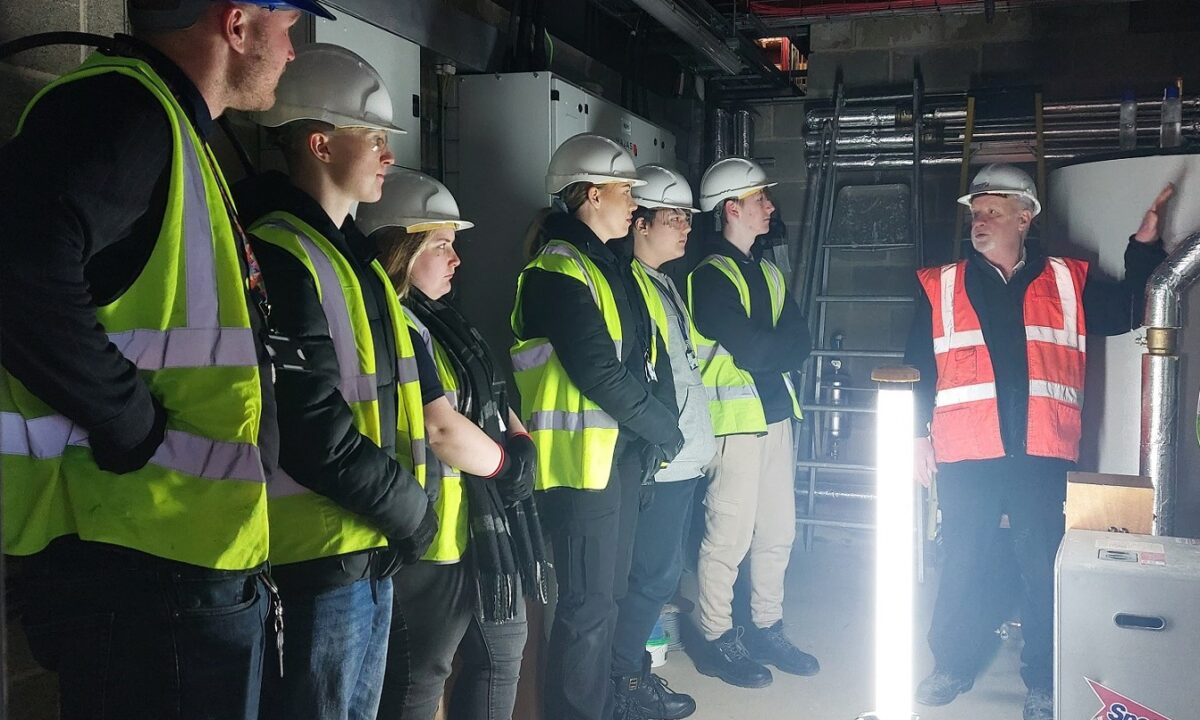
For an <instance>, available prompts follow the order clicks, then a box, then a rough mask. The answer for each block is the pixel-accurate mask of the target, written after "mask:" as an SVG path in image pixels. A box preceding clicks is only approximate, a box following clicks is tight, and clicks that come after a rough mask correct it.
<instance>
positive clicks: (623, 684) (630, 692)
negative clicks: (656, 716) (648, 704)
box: [612, 675, 650, 720]
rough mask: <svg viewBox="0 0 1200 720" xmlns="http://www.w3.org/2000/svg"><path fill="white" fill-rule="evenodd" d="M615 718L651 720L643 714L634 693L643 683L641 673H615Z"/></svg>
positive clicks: (621, 719) (620, 719)
mask: <svg viewBox="0 0 1200 720" xmlns="http://www.w3.org/2000/svg"><path fill="white" fill-rule="evenodd" d="M612 682H613V715H612V717H613V720H650V718H649V716H647V715H643V714H642V709H641V707H639V705H638V703H637V701H636V699H635V698H634V695H635V694H636V693H637V691H638V688H639V687H640V685H641V676H640V675H613V676H612Z"/></svg>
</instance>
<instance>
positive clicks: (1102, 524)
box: [1066, 472, 1154, 535]
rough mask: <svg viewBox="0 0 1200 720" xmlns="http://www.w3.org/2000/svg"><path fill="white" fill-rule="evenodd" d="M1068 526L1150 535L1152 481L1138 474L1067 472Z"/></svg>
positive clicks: (1152, 515) (1152, 499)
mask: <svg viewBox="0 0 1200 720" xmlns="http://www.w3.org/2000/svg"><path fill="white" fill-rule="evenodd" d="M1066 513H1067V529H1068V530H1069V529H1071V528H1076V529H1079V530H1107V531H1111V532H1129V533H1135V534H1139V535H1149V534H1150V532H1151V529H1152V527H1153V525H1154V485H1153V483H1151V482H1150V478H1148V477H1142V476H1140V475H1112V474H1108V473H1087V472H1071V473H1067V504H1066Z"/></svg>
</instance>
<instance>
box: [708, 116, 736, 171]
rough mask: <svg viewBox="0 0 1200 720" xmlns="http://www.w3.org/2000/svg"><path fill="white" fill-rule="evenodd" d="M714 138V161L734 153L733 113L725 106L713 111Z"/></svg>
mask: <svg viewBox="0 0 1200 720" xmlns="http://www.w3.org/2000/svg"><path fill="white" fill-rule="evenodd" d="M712 139H713V161H714V162H715V161H717V160H720V159H721V158H727V157H729V156H730V155H733V154H734V149H733V113H731V112H729V111H728V110H726V109H724V108H717V109H716V111H715V112H714V113H713V134H712Z"/></svg>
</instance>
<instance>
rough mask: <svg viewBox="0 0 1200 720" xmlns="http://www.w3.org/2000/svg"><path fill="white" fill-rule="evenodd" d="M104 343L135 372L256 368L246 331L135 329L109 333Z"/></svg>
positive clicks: (249, 334) (251, 340)
mask: <svg viewBox="0 0 1200 720" xmlns="http://www.w3.org/2000/svg"><path fill="white" fill-rule="evenodd" d="M108 339H109V342H111V343H112V344H113V345H115V346H116V347H117V350H119V351H120V352H121V354H122V355H124V356H125V357H126V358H128V359H129V361H130V362H132V363H133V364H134V365H137V367H138V369H139V370H163V369H165V368H189V367H193V368H194V367H246V366H249V367H253V366H255V365H257V364H258V358H257V357H256V351H255V346H254V331H253V330H251V329H250V328H218V327H213V328H203V327H186V328H173V329H171V330H146V329H141V328H139V329H136V330H126V331H124V332H115V333H109V335H108Z"/></svg>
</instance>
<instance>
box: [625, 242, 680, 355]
mask: <svg viewBox="0 0 1200 720" xmlns="http://www.w3.org/2000/svg"><path fill="white" fill-rule="evenodd" d="M633 279H634V280H635V281H637V286H638V290H640V291H641V293H642V299H643V300H645V301H646V309H647V310H649V311H650V322H651V323H653V324H654V331H655V332H656V333H657V334H658V335H659V337H661V338H662V341H663V347H664V348H666V349H667V350H670V349H671V333H669V332H668V331H667V308H666V306H664V305H663V300H662V295H660V294H659V292H658V287H657V286H655V284H654V281H653V280H651V279H650V275H649V274H647V273H646V268H644V267H642V264H641V263H640V262H638V261H637V260H636V259H634V261H633ZM651 345H652V347H651V348H650V358H651V359H650V362H651V363H653V362H655V360H656V358H657V355H658V346H657V344H656V343H654V342H653V338H651Z"/></svg>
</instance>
